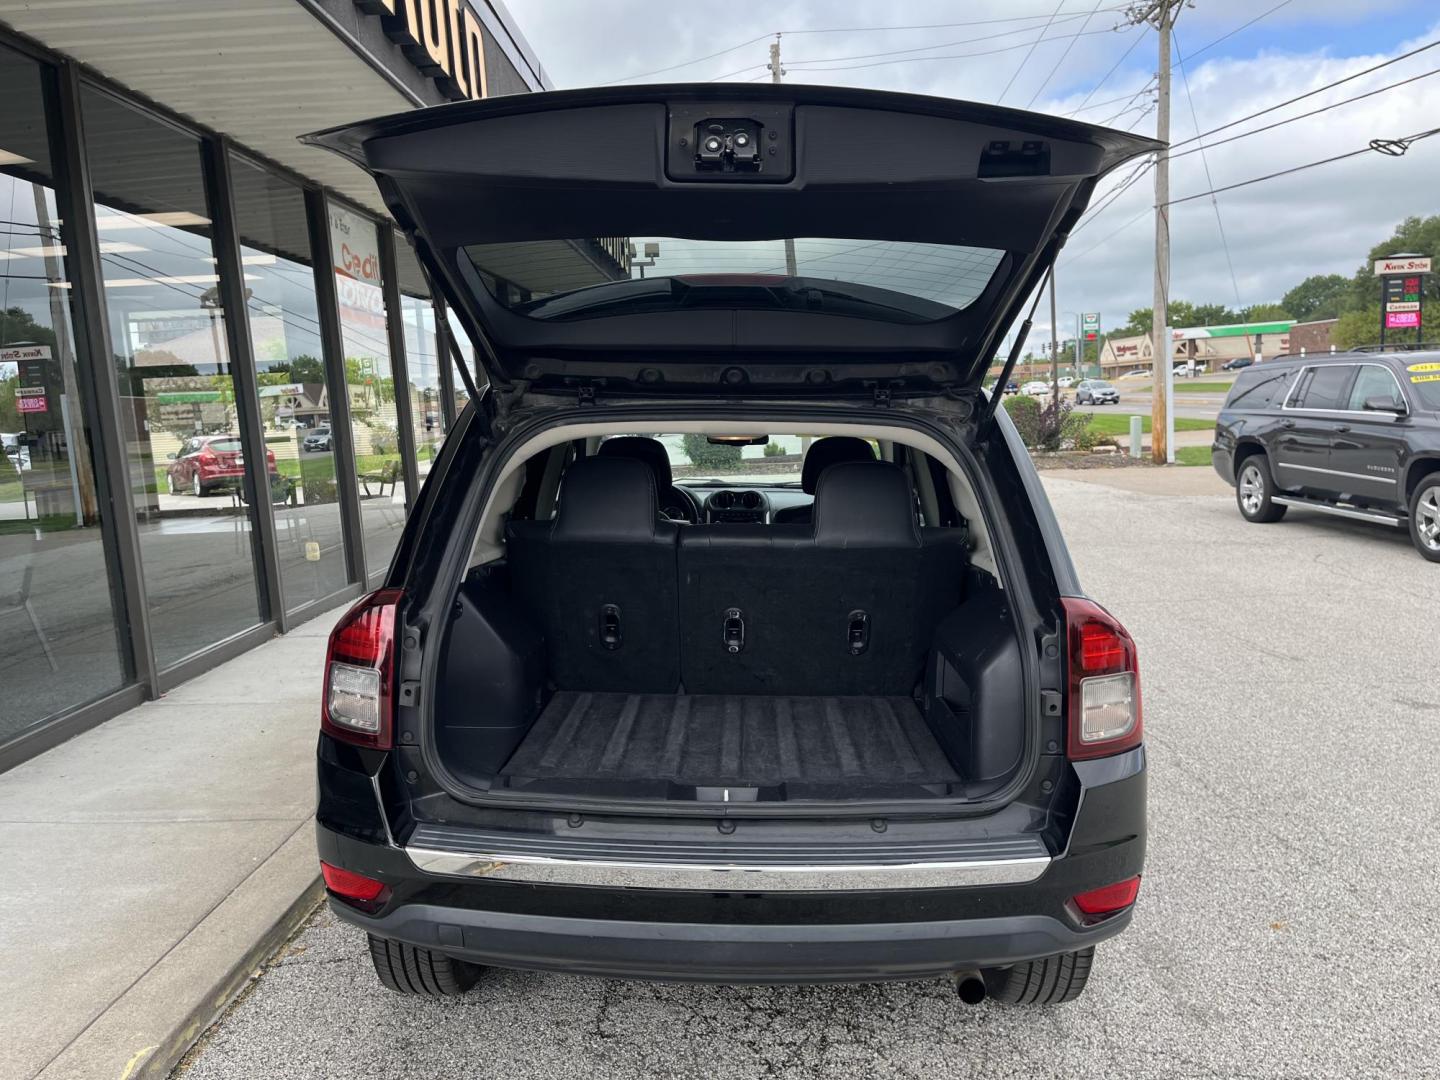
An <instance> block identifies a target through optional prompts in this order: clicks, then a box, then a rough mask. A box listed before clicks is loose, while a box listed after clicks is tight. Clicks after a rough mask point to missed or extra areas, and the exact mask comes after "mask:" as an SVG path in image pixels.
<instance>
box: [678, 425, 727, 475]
mask: <svg viewBox="0 0 1440 1080" xmlns="http://www.w3.org/2000/svg"><path fill="white" fill-rule="evenodd" d="M682 444H683V445H684V447H685V456H686V457H688V458H689V459H690V462H691V464H692V465H694V466H696V468H700V469H733V468H736V467H737V466H738V465H739V464H740V447H738V446H727V445H726V444H724V443H712V442H710V441H709V440H708V439H706V438H705V436H704V435H694V434H691V435H686V436H684V437H683V439H682Z"/></svg>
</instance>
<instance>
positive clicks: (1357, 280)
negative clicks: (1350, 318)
mask: <svg viewBox="0 0 1440 1080" xmlns="http://www.w3.org/2000/svg"><path fill="white" fill-rule="evenodd" d="M1402 251H1404V252H1410V253H1414V254H1418V255H1429V256H1432V257H1433V256H1435V255H1437V254H1440V214H1437V215H1434V216H1433V217H1427V218H1422V217H1408V218H1406V219H1405V220H1404V221H1402V222H1401V223H1400V224H1399V225H1397V226H1395V231H1394V232H1393V233H1391V234H1390V237H1389V238H1388V239H1386V240H1382V241H1381V242H1380V243H1378V244H1376V245H1375V246H1374V247H1372V248H1371V249H1370V253H1369V255H1368V256H1366V259H1365V262H1364V264H1363V265H1362V266H1361V267H1360V268H1359V269H1358V270H1357V271H1355V277H1354V278H1353V279H1351V282H1350V299H1349V303H1347V304H1346V310H1347V311H1354V310H1362V309H1364V308H1367V307H1370V306H1371V305H1374V304H1378V303H1379V302H1380V283H1379V282H1378V281H1377V280H1376V279H1375V267H1374V263H1375V260H1376V259H1384V258H1388V257H1389V256H1391V255H1396V254H1399V253H1400V252H1402ZM1425 299H1426V300H1427V301H1436V300H1440V274H1430V275H1428V276H1427V277H1426V278H1425ZM1426 306H1427V307H1428V306H1429V304H1427V305H1426ZM1377 326H1378V323H1377ZM1376 332H1377V333H1378V332H1379V331H1378V330H1377V331H1376Z"/></svg>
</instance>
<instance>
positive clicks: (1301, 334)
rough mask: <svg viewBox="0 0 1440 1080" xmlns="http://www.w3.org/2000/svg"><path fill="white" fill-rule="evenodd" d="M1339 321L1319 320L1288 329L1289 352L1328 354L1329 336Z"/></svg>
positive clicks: (1329, 347) (1329, 348)
mask: <svg viewBox="0 0 1440 1080" xmlns="http://www.w3.org/2000/svg"><path fill="white" fill-rule="evenodd" d="M1339 321H1340V320H1339V319H1320V320H1319V321H1317V322H1302V323H1296V324H1295V325H1294V326H1292V327H1291V328H1290V351H1291V352H1297V353H1298V352H1302V351H1303V352H1306V353H1328V352H1329V351H1330V350H1331V348H1332V347H1333V346H1332V342H1331V340H1330V335H1331V334H1332V333H1334V331H1335V324H1336V323H1338V322H1339Z"/></svg>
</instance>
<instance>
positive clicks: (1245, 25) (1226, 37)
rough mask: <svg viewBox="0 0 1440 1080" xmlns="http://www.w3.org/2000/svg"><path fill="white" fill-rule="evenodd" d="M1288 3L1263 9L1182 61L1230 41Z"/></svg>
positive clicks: (1282, 1)
mask: <svg viewBox="0 0 1440 1080" xmlns="http://www.w3.org/2000/svg"><path fill="white" fill-rule="evenodd" d="M1288 3H1290V0H1280V3H1278V4H1276V5H1275V6H1274V7H1272V8H1271V9H1270V10H1269V11H1263V12H1261V13H1260V14H1259V15H1256V16H1255V17H1254V18H1253V19H1251V20H1250V21H1249V22H1246V23H1241V24H1240V25H1239V26H1237V27H1235V29H1234V30H1231V31H1230V32H1229V33H1228V34H1221V35H1220V36H1219V37H1218V38H1216V39H1215V40H1214V41H1212V42H1210V44H1209V45H1202V46H1200V48H1198V49H1196V50H1195V51H1194V52H1193V53H1191V54H1190V55H1189V56H1187V57H1184V58H1183V59H1182V60H1181V61H1180V62H1181V63H1182V64H1183V63H1184V62H1185V61H1186V60H1193V59H1195V57H1197V56H1199V55H1200V54H1201V53H1203V52H1208V51H1209V50H1210V49H1213V48H1214V47H1215V46H1216V45H1219V44H1220V43H1221V42H1222V41H1228V40H1229V39H1230V38H1232V37H1234V36H1235V35H1236V34H1238V33H1240V31H1241V30H1245V29H1248V28H1249V27H1251V26H1254V25H1255V24H1256V23H1257V22H1259V21H1260V20H1261V19H1264V18H1266V17H1268V16H1270V15H1274V14H1275V12H1277V11H1279V10H1280V9H1281V8H1283V7H1284V6H1285V5H1286V4H1288Z"/></svg>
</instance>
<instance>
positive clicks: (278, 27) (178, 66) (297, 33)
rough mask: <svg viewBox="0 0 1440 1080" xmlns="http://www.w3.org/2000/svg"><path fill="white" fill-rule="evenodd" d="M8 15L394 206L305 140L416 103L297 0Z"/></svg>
mask: <svg viewBox="0 0 1440 1080" xmlns="http://www.w3.org/2000/svg"><path fill="white" fill-rule="evenodd" d="M0 22H5V23H8V24H9V25H10V26H11V27H13V28H14V29H16V30H19V31H20V32H21V33H24V34H28V35H29V36H31V37H33V38H35V39H36V40H37V41H39V42H41V43H42V44H44V45H46V46H48V47H50V48H52V49H55V50H56V51H58V52H62V53H66V54H68V55H69V56H73V57H74V58H75V59H77V60H80V61H82V62H83V63H86V64H89V65H90V66H91V67H93V68H95V69H96V70H97V71H99V72H100V73H101V74H103V75H105V76H107V77H109V78H110V79H113V80H114V81H115V82H117V83H119V84H121V85H122V86H125V87H128V88H130V89H132V90H136V91H138V92H139V93H141V94H144V95H145V96H147V97H149V98H153V99H154V100H155V101H158V102H160V103H161V104H162V105H165V106H168V107H169V108H171V109H173V110H174V111H176V112H178V113H181V114H183V115H185V116H187V117H190V118H191V119H193V120H195V121H197V122H199V123H201V124H204V125H205V126H206V127H210V128H214V129H215V130H216V131H221V132H224V133H225V134H227V135H229V136H231V137H232V138H233V139H234V140H235V141H236V142H238V143H240V144H242V145H243V146H246V147H249V148H250V149H252V150H255V151H258V152H259V153H261V154H264V155H265V156H266V157H269V158H273V159H274V160H275V161H278V162H280V163H281V164H282V165H287V166H289V167H290V168H292V169H294V170H295V171H296V172H299V173H302V174H303V175H305V176H307V177H309V178H311V179H312V180H315V181H317V182H318V183H321V184H324V185H325V186H327V187H331V188H334V189H336V190H337V191H339V192H341V193H343V194H345V195H348V196H349V197H350V198H352V199H354V200H356V201H357V202H360V203H362V204H364V205H365V206H369V207H371V208H373V209H375V210H376V211H379V212H381V213H384V210H385V208H384V204H383V203H382V202H381V201H380V197H379V194H378V193H377V192H376V190H375V184H374V182H373V181H372V180H371V179H370V178H369V177H368V176H366V175H365V174H364V173H363V172H361V171H360V170H359V169H358V168H356V167H355V166H354V165H351V164H350V163H349V162H346V161H343V160H341V159H340V158H338V157H336V156H335V155H334V154H330V153H328V152H326V151H322V150H314V149H310V148H308V147H304V146H301V145H300V144H299V143H297V142H296V141H295V138H296V136H298V135H302V134H304V133H305V132H307V131H315V130H317V129H319V128H326V127H330V126H332V125H335V124H344V123H349V122H351V121H354V120H363V119H365V118H367V117H371V116H378V115H381V114H383V113H393V112H400V111H402V110H405V109H409V108H413V107H414V103H413V102H411V101H410V99H409V98H407V97H406V96H404V95H403V94H401V92H400V91H399V90H397V89H396V88H395V87H394V86H393V85H392V84H391V83H389V82H388V81H386V79H385V78H384V77H383V76H381V75H380V74H378V73H377V72H376V71H375V70H374V69H373V68H371V67H370V66H369V65H368V64H367V63H366V62H365V61H364V60H362V59H361V58H360V57H359V56H358V55H357V54H356V53H355V52H354V51H353V50H352V49H350V47H349V46H347V45H346V44H345V43H344V42H343V41H341V40H340V39H339V38H338V37H336V36H335V35H334V33H332V32H331V31H330V30H329V29H327V28H326V27H325V25H324V24H323V23H321V22H320V21H319V20H318V19H316V18H315V16H313V15H312V14H310V12H309V11H307V10H306V9H305V8H304V7H303V6H302V5H301V4H300V3H298V2H297V0H243V3H236V2H230V3H225V2H218V0H198V2H197V0H125V2H124V3H116V2H115V0H45V2H43V3H35V2H34V0H29V2H25V0H0Z"/></svg>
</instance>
